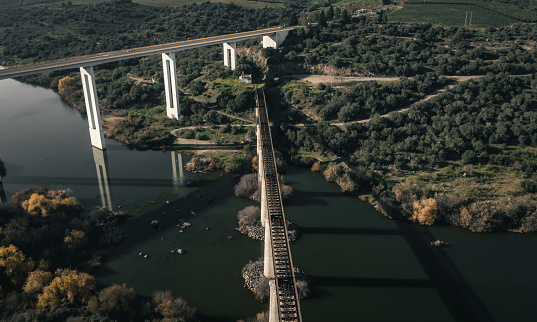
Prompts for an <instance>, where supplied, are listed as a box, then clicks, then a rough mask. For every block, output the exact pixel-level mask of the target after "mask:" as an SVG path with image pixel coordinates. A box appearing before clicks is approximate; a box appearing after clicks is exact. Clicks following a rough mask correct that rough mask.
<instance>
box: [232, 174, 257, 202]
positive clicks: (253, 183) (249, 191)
mask: <svg viewBox="0 0 537 322" xmlns="http://www.w3.org/2000/svg"><path fill="white" fill-rule="evenodd" d="M257 177H258V174H257V173H250V174H247V175H245V176H243V177H242V178H241V179H240V180H239V183H237V185H235V196H236V197H242V198H251V197H252V195H254V194H255V193H256V191H257V190H258V186H257V185H258V183H257Z"/></svg>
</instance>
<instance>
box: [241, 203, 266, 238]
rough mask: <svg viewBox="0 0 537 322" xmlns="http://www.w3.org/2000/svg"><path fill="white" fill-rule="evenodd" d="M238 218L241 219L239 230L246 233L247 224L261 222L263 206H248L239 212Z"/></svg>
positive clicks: (252, 224) (251, 224)
mask: <svg viewBox="0 0 537 322" xmlns="http://www.w3.org/2000/svg"><path fill="white" fill-rule="evenodd" d="M237 219H238V221H239V231H240V232H241V233H243V234H245V233H246V232H247V228H246V227H247V226H254V225H260V224H261V223H260V221H261V208H259V207H257V206H248V207H246V208H244V209H243V210H241V211H239V212H238V213H237Z"/></svg>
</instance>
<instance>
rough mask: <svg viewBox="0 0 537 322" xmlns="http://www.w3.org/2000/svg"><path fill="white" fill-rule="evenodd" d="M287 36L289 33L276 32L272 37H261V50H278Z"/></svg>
mask: <svg viewBox="0 0 537 322" xmlns="http://www.w3.org/2000/svg"><path fill="white" fill-rule="evenodd" d="M288 34H289V31H288V30H286V31H280V32H276V33H274V34H273V35H269V36H263V48H274V49H276V48H278V47H279V46H280V45H281V44H282V43H283V41H284V40H285V38H287V35H288Z"/></svg>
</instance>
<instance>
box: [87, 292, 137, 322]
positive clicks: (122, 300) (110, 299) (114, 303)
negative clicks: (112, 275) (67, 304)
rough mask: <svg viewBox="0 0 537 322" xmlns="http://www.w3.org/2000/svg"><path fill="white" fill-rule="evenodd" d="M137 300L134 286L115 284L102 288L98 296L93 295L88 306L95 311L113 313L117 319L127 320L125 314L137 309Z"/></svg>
mask: <svg viewBox="0 0 537 322" xmlns="http://www.w3.org/2000/svg"><path fill="white" fill-rule="evenodd" d="M135 301H136V293H135V292H134V289H133V288H132V287H128V286H127V285H126V284H123V285H119V284H114V285H112V286H109V287H107V288H105V289H103V290H101V291H100V292H99V295H98V296H97V297H93V298H92V299H91V300H90V302H89V304H88V308H89V309H90V310H91V311H92V312H95V313H103V314H107V315H112V316H113V317H114V318H116V319H117V320H127V319H126V318H125V316H124V314H125V313H131V312H132V311H135V309H134V305H135ZM122 315H123V316H122ZM131 320H132V319H131Z"/></svg>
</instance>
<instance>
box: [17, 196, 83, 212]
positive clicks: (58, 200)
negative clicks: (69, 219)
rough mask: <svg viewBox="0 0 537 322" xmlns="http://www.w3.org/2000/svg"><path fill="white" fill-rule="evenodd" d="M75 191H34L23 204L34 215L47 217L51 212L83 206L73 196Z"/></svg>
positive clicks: (77, 208) (76, 208)
mask: <svg viewBox="0 0 537 322" xmlns="http://www.w3.org/2000/svg"><path fill="white" fill-rule="evenodd" d="M72 193H73V192H72V191H71V190H70V189H66V190H49V191H45V192H43V193H37V192H34V193H32V195H30V198H28V199H27V200H25V201H23V202H22V203H21V206H22V208H23V209H24V210H26V211H28V212H29V213H30V214H32V215H34V216H43V217H46V216H48V215H50V214H51V213H53V212H55V211H57V210H62V211H67V212H68V211H70V210H79V209H80V208H81V207H82V206H81V205H80V203H79V202H78V200H76V198H75V197H73V196H71V194H72Z"/></svg>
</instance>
